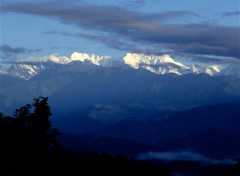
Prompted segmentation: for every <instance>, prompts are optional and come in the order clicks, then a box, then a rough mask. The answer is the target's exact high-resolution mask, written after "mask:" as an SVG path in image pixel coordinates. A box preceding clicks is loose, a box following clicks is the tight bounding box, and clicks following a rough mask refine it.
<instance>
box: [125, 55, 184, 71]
mask: <svg viewBox="0 0 240 176" xmlns="http://www.w3.org/2000/svg"><path fill="white" fill-rule="evenodd" d="M123 61H124V63H125V64H128V65H129V66H131V67H133V68H139V67H140V66H142V65H145V66H146V65H154V66H158V65H174V66H177V67H180V68H185V69H187V68H188V67H187V66H185V65H183V64H182V63H180V62H176V61H174V60H173V59H172V58H171V56H169V55H167V54H165V55H162V56H156V55H144V54H137V53H127V54H126V56H124V57H123Z"/></svg>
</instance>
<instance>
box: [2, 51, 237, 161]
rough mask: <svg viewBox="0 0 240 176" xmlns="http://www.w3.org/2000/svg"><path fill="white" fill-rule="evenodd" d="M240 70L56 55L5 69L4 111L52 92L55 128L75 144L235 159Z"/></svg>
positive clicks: (130, 57) (129, 57) (139, 57)
mask: <svg viewBox="0 0 240 176" xmlns="http://www.w3.org/2000/svg"><path fill="white" fill-rule="evenodd" d="M239 70H240V69H239V65H238V64H230V65H226V66H225V67H220V66H217V65H207V64H206V65H205V66H203V65H193V64H191V66H188V65H185V64H183V63H181V62H178V61H175V60H174V59H173V58H171V57H170V56H169V55H163V56H153V55H143V54H136V53H128V54H126V55H125V56H124V57H123V58H122V60H114V59H112V58H111V57H109V56H97V55H89V54H83V53H76V52H75V53H73V54H72V55H71V57H65V56H61V57H60V56H54V55H51V56H49V57H44V58H42V59H40V60H39V61H34V62H33V61H26V60H25V61H18V62H15V63H13V64H12V66H11V67H10V68H8V69H6V68H4V67H0V84H1V86H0V112H2V113H4V114H6V115H8V114H9V115H12V112H14V110H15V109H16V108H18V107H21V106H23V105H25V104H27V103H29V102H31V101H32V99H33V98H34V97H39V96H42V97H49V105H50V107H51V111H52V114H53V115H52V117H51V120H52V122H53V125H54V126H55V127H56V128H58V129H59V130H60V131H61V132H62V133H63V135H62V136H60V139H61V141H62V143H63V145H64V146H68V147H72V148H73V149H76V148H78V149H83V150H84V149H87V148H88V149H93V150H94V151H103V152H112V153H114V154H116V153H118V152H120V153H123V154H127V155H128V154H129V155H135V156H136V155H138V154H140V153H141V152H148V151H150V150H157V151H167V150H180V149H181V150H188V149H190V150H193V151H197V152H200V153H204V154H206V155H212V156H214V157H215V156H216V157H217V156H222V157H225V156H226V157H228V156H231V157H232V156H234V154H237V155H238V154H239V152H238V151H237V147H238V146H239V145H238V144H236V143H237V142H236V141H239V136H240V135H239V133H240V131H239V129H238V127H239V123H240V121H239V117H240V116H239V113H240V112H239V109H240V108H239V106H240V104H239V100H240V73H239ZM222 136H223V137H224V139H225V140H226V142H227V144H226V145H224V144H223V142H222V141H221V137H222ZM204 140H205V141H204ZM120 144H121V145H120ZM216 144H217V145H221V147H218V149H217V150H214V146H215V147H216ZM117 146H118V147H119V148H116V147H117ZM127 146H130V147H131V148H129V147H127ZM209 146H212V147H209ZM224 146H225V147H224ZM233 146H237V147H233ZM230 148H231V149H234V151H231V149H230ZM221 153H222V155H221Z"/></svg>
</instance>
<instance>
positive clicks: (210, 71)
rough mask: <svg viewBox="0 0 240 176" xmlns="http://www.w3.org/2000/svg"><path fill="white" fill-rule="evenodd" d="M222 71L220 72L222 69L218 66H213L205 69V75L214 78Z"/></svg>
mask: <svg viewBox="0 0 240 176" xmlns="http://www.w3.org/2000/svg"><path fill="white" fill-rule="evenodd" d="M220 71H221V70H220V68H219V66H218V65H211V66H208V67H207V68H206V69H205V71H204V73H206V74H208V75H210V76H213V75H215V74H216V73H219V72H220Z"/></svg>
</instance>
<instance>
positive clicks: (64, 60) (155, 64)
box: [0, 52, 239, 80]
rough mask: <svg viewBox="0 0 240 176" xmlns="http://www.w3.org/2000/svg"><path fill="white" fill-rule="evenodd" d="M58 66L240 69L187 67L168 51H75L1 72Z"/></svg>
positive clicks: (27, 74)
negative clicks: (104, 53) (105, 53)
mask: <svg viewBox="0 0 240 176" xmlns="http://www.w3.org/2000/svg"><path fill="white" fill-rule="evenodd" d="M78 63H79V64H78ZM56 65H62V66H64V67H65V66H68V68H66V67H65V68H66V69H68V70H69V69H73V70H86V69H87V70H89V69H91V68H96V67H128V68H129V67H130V68H133V69H145V70H148V71H150V72H152V73H155V74H169V73H172V74H177V75H184V74H189V73H192V74H199V73H205V74H208V75H210V76H215V75H225V73H226V75H232V74H233V75H234V74H235V73H236V72H237V71H239V64H236V65H230V66H229V67H227V68H226V69H223V70H222V69H221V67H219V66H218V65H208V66H201V65H193V64H192V65H190V66H187V65H185V64H183V63H181V62H178V61H175V60H174V59H173V58H172V57H171V56H170V55H166V54H165V55H162V56H156V55H144V54H137V53H127V54H126V55H125V56H124V57H123V58H122V60H119V61H115V60H112V59H111V57H110V56H98V55H95V54H86V53H78V52H74V53H73V54H72V55H71V56H70V57H66V56H56V55H50V56H48V57H44V58H42V59H39V61H38V62H36V61H34V62H29V61H27V62H26V61H19V62H17V63H14V64H13V65H12V66H11V67H10V68H9V69H8V70H7V69H4V68H3V67H0V74H10V75H12V76H14V77H18V78H21V79H25V80H29V79H30V78H32V77H34V76H36V75H37V74H38V73H40V72H41V71H43V70H45V69H46V68H49V69H53V70H54V68H56V67H54V66H56ZM91 65H92V66H93V67H91ZM85 67H86V68H85ZM233 72H234V73H233Z"/></svg>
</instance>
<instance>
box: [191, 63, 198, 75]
mask: <svg viewBox="0 0 240 176" xmlns="http://www.w3.org/2000/svg"><path fill="white" fill-rule="evenodd" d="M191 71H192V73H195V74H199V70H198V69H197V68H196V66H195V65H193V64H192V66H191Z"/></svg>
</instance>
